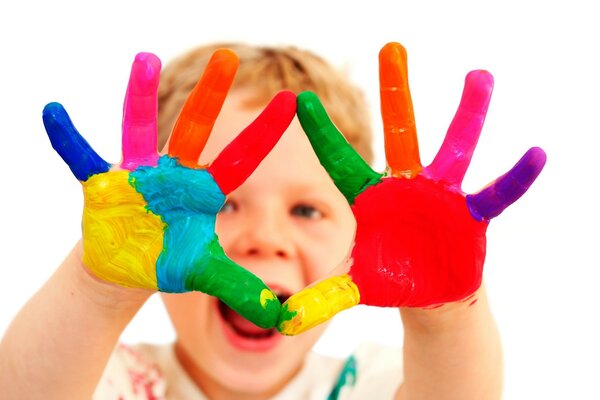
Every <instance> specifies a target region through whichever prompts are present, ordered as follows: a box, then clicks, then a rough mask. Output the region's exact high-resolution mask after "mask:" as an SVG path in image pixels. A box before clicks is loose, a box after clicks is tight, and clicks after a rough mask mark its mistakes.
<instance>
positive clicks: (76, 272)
mask: <svg viewBox="0 0 600 400" xmlns="http://www.w3.org/2000/svg"><path fill="white" fill-rule="evenodd" d="M65 264H66V265H65V266H66V267H67V268H68V269H70V271H71V272H72V273H71V274H69V275H70V276H71V285H72V287H73V289H74V290H76V291H77V292H79V293H80V294H81V295H83V296H85V298H86V299H88V300H89V301H91V302H92V303H94V304H96V305H97V306H99V307H101V308H105V309H107V310H108V311H109V312H111V313H114V312H115V311H116V310H124V309H130V308H134V309H135V310H136V311H137V309H139V308H140V307H141V306H142V305H143V304H144V303H145V302H146V300H148V298H149V297H150V296H151V295H152V294H153V293H154V291H151V290H147V289H140V288H126V287H123V286H119V285H116V284H113V283H110V282H106V281H103V280H101V279H99V278H98V277H96V276H95V275H94V274H93V273H92V272H91V271H90V270H89V268H88V267H87V266H86V265H85V264H84V263H83V245H82V242H81V241H79V242H77V244H76V245H75V247H74V248H73V250H72V251H71V253H70V254H69V255H68V256H67V260H66V262H65Z"/></svg>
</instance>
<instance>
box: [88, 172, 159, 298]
mask: <svg viewBox="0 0 600 400" xmlns="http://www.w3.org/2000/svg"><path fill="white" fill-rule="evenodd" d="M82 184H83V187H84V204H85V207H84V213H83V238H84V240H83V246H84V254H83V262H84V264H85V265H86V266H87V267H88V268H90V269H91V270H92V272H93V273H94V274H95V275H96V276H98V277H99V278H101V279H103V280H106V281H109V282H114V283H116V284H119V285H121V286H126V287H142V288H147V289H153V290H157V289H158V284H157V279H156V261H157V259H158V257H159V255H160V253H161V251H162V249H163V233H164V229H165V227H166V224H165V223H163V222H162V220H161V219H160V217H159V216H157V215H155V214H154V213H152V212H151V211H150V210H148V209H147V208H146V201H145V200H144V198H143V197H142V195H141V194H140V193H138V192H137V191H136V190H135V189H134V188H133V187H132V186H131V185H130V183H129V172H128V171H114V172H109V173H105V174H98V175H94V176H92V177H90V178H89V179H88V180H87V181H85V182H83V183H82Z"/></svg>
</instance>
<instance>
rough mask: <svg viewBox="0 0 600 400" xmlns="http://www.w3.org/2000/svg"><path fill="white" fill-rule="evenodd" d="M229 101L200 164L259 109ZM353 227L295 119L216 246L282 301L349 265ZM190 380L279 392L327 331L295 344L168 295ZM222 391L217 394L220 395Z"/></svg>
mask: <svg viewBox="0 0 600 400" xmlns="http://www.w3.org/2000/svg"><path fill="white" fill-rule="evenodd" d="M245 96H246V95H245V92H244V91H243V90H237V91H234V92H232V93H230V95H229V97H228V100H227V102H226V103H225V105H224V107H223V110H222V111H221V114H220V115H219V119H218V121H217V123H216V124H215V127H214V129H213V132H212V134H211V138H210V139H209V141H208V144H207V146H206V149H205V150H204V152H203V154H202V156H201V159H200V162H201V163H208V162H210V161H211V160H212V159H214V158H215V156H216V155H217V154H218V152H219V151H220V150H221V149H222V148H223V146H225V145H226V144H227V143H229V141H231V139H233V137H234V136H235V135H236V134H237V133H239V132H240V131H241V130H242V129H243V128H244V127H245V126H246V125H248V123H250V122H251V121H252V120H253V119H254V117H256V115H258V113H259V112H260V109H248V108H247V107H245V106H244V105H243V100H244V99H245ZM354 230H355V221H354V218H353V215H352V212H351V210H350V208H349V206H348V203H347V202H346V200H345V198H344V197H343V196H342V195H341V194H340V193H339V192H338V191H337V189H336V187H335V186H334V185H333V183H332V182H331V180H330V178H329V176H328V175H327V173H326V172H325V170H324V169H323V168H322V167H321V165H320V164H319V161H318V159H317V157H316V156H315V154H314V153H313V151H312V148H311V147H310V144H309V142H308V140H307V138H306V136H305V135H304V133H303V132H302V128H301V126H300V124H299V123H298V121H297V120H296V119H295V120H294V122H292V125H291V126H290V128H289V129H288V130H287V131H286V133H285V134H284V135H283V137H282V138H281V140H280V141H279V143H278V144H277V145H276V146H275V148H274V149H273V151H272V152H271V153H270V154H269V155H268V156H267V157H266V158H265V159H264V160H263V162H262V163H261V164H260V165H259V167H258V168H257V169H256V171H255V172H254V173H253V174H252V175H251V176H250V177H249V178H248V180H247V181H246V182H245V183H244V184H243V185H242V186H240V187H239V188H238V189H237V190H235V191H234V192H232V193H231V195H230V196H228V201H227V203H226V205H225V206H224V208H223V210H222V211H221V213H220V214H219V215H218V217H217V234H218V236H219V240H220V242H221V244H222V246H223V248H224V250H225V252H226V253H227V255H228V256H229V257H231V259H233V260H234V261H236V262H237V263H239V264H240V265H242V266H243V267H245V268H246V269H248V270H250V271H251V272H253V273H254V274H256V275H257V276H258V277H260V278H261V279H262V280H263V281H264V282H265V283H266V284H267V285H269V286H270V287H271V288H272V289H273V290H274V291H275V292H276V293H277V294H278V295H281V297H282V298H286V297H287V296H289V295H291V294H293V293H295V292H298V291H299V290H301V289H302V288H304V287H305V286H306V285H308V284H310V283H311V282H313V281H315V280H317V279H320V278H322V277H323V276H324V275H326V274H327V273H328V272H329V271H330V270H331V269H332V268H333V267H335V266H337V265H338V264H339V263H340V262H341V261H342V260H343V259H344V257H345V256H346V254H347V253H348V250H349V249H350V246H351V244H352V240H353V237H354ZM164 301H165V304H166V307H167V310H168V312H169V315H170V317H171V319H172V321H173V324H174V327H175V330H176V331H177V335H178V339H177V351H178V356H179V358H180V361H181V362H182V364H183V365H184V367H185V368H186V370H187V371H188V373H189V374H190V375H191V376H192V377H193V378H194V379H195V380H196V381H197V382H198V383H199V384H200V385H201V386H202V387H203V388H204V389H205V390H207V391H211V392H212V391H213V390H215V389H216V388H222V389H226V390H228V391H230V390H232V391H234V392H241V393H265V392H273V391H277V390H278V389H280V388H281V386H283V385H284V384H285V383H286V382H287V381H288V380H289V378H290V377H291V376H292V375H293V374H294V373H295V372H297V370H298V369H299V368H300V367H301V364H302V361H303V359H304V357H305V356H306V354H307V352H308V351H309V350H310V349H311V347H312V346H313V345H314V343H315V342H316V341H317V339H318V338H319V336H320V335H321V334H322V332H323V329H324V328H323V327H317V328H314V329H312V330H310V331H308V332H306V333H303V334H301V335H299V336H294V337H285V336H281V335H279V334H278V333H277V332H275V331H274V330H270V331H265V330H261V329H259V328H257V327H255V326H254V325H252V324H251V323H249V322H247V321H245V320H243V319H242V318H241V317H239V316H238V315H237V314H235V313H233V312H232V311H231V310H229V309H228V308H227V307H225V306H224V305H223V304H222V303H220V302H219V301H218V299H216V298H214V297H211V296H207V295H204V294H202V293H188V294H176V295H164ZM217 390H218V389H217Z"/></svg>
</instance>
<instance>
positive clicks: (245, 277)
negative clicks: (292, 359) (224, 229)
mask: <svg viewBox="0 0 600 400" xmlns="http://www.w3.org/2000/svg"><path fill="white" fill-rule="evenodd" d="M210 252H211V255H210V257H207V258H206V260H203V262H205V263H206V264H205V266H204V267H203V268H200V269H199V270H200V271H202V272H201V274H196V275H192V276H190V277H189V278H188V279H186V283H185V284H186V289H187V290H198V291H201V292H203V293H206V294H209V295H211V296H216V297H218V298H219V299H221V300H222V301H223V302H224V303H225V304H227V305H228V306H229V307H230V308H231V309H232V310H234V311H235V312H237V313H238V314H240V315H241V316H242V317H244V318H246V319H247V320H248V321H250V322H252V323H254V324H255V325H257V326H259V327H261V328H265V329H270V328H273V327H274V326H275V325H276V324H277V320H278V318H279V314H280V312H281V303H280V302H279V299H278V298H277V296H276V295H275V293H273V292H272V291H271V290H270V289H269V287H268V286H267V285H265V283H264V282H263V281H262V280H260V279H259V278H258V277H257V276H256V275H254V274H253V273H251V272H250V271H248V270H246V269H244V268H242V267H241V266H239V265H238V264H236V263H234V262H233V261H231V260H230V259H229V258H228V257H227V256H226V255H225V253H224V252H223V250H222V248H221V247H220V246H219V245H217V244H216V242H213V245H212V247H211V250H210Z"/></svg>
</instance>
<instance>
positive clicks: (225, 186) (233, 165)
mask: <svg viewBox="0 0 600 400" xmlns="http://www.w3.org/2000/svg"><path fill="white" fill-rule="evenodd" d="M295 115H296V95H295V94H294V93H292V92H290V91H283V92H280V93H278V94H277V95H276V96H275V97H274V98H273V100H271V102H270V103H269V104H268V105H267V106H266V107H265V109H264V110H263V112H262V113H261V114H260V115H259V116H258V117H257V118H256V119H255V120H254V121H253V122H252V123H251V124H250V125H248V126H247V127H246V128H245V129H244V130H243V131H242V132H241V133H240V134H239V135H238V136H237V137H236V138H235V139H234V140H233V141H232V142H231V143H229V145H227V147H225V149H223V151H222V152H221V154H219V156H218V157H217V158H216V159H215V160H214V161H213V162H212V164H211V165H210V167H208V170H209V172H210V173H211V174H212V176H213V177H214V179H215V181H216V182H217V185H219V187H220V188H221V191H222V192H223V193H224V194H228V193H231V192H232V191H233V190H234V189H235V188H237V187H238V186H239V185H241V184H242V183H243V182H244V181H245V180H246V179H247V178H248V177H249V176H250V174H251V173H252V172H253V171H254V170H255V169H256V167H258V165H259V164H260V162H261V161H262V160H263V159H264V158H265V157H266V156H267V154H269V152H270V151H271V149H273V146H275V144H276V143H277V141H279V138H281V135H283V133H284V132H285V130H286V129H287V128H288V126H289V125H290V123H291V122H292V120H293V119H294V116H295Z"/></svg>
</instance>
